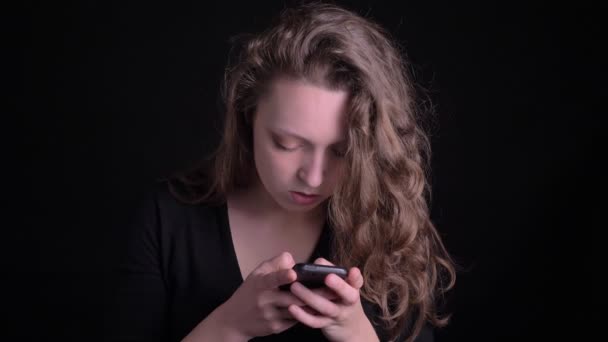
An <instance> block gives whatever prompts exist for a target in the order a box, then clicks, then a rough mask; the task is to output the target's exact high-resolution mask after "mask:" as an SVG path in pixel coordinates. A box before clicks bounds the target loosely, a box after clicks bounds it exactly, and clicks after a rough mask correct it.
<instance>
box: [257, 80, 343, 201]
mask: <svg viewBox="0 0 608 342" xmlns="http://www.w3.org/2000/svg"><path fill="white" fill-rule="evenodd" d="M347 101H348V93H347V92H345V91H336V90H328V89H326V88H323V87H320V86H316V85H312V84H310V83H307V82H305V81H298V80H292V79H285V78H279V79H277V80H275V81H273V82H272V83H271V85H270V87H269V91H268V92H267V94H266V95H265V96H264V97H263V98H261V99H260V101H259V103H258V106H257V110H256V113H255V115H254V118H253V145H254V146H253V150H254V159H255V166H256V170H257V173H258V175H259V178H260V181H261V183H262V184H263V186H264V188H265V189H266V191H267V192H268V194H269V195H270V197H271V198H272V199H273V200H274V201H275V202H276V203H277V204H278V205H279V206H280V207H282V208H284V209H286V210H288V211H300V212H303V211H308V210H310V209H312V208H314V207H316V206H317V205H319V204H320V203H322V202H323V201H324V200H326V199H327V198H328V197H330V196H331V195H332V193H333V191H334V188H335V186H336V183H337V182H338V180H339V179H340V177H341V174H342V170H343V167H344V158H343V154H344V152H345V150H346V141H345V138H346V131H345V130H346V127H345V124H346V121H345V116H346V113H345V111H346V107H347ZM298 192H299V193H303V194H314V195H317V196H316V197H314V198H308V197H305V196H304V197H303V196H299V195H298V194H297V193H298Z"/></svg>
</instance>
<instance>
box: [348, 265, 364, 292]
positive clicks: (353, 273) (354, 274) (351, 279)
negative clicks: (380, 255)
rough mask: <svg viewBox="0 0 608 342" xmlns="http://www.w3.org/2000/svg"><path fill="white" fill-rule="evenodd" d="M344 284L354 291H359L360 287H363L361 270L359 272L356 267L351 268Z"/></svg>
mask: <svg viewBox="0 0 608 342" xmlns="http://www.w3.org/2000/svg"><path fill="white" fill-rule="evenodd" d="M346 282H347V283H348V284H350V286H352V287H354V288H355V289H357V290H360V289H361V287H363V275H362V274H361V270H359V268H358V267H352V268H351V269H350V270H349V271H348V275H347V277H346Z"/></svg>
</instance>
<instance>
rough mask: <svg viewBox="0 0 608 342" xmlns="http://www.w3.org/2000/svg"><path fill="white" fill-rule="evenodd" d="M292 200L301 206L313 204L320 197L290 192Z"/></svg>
mask: <svg viewBox="0 0 608 342" xmlns="http://www.w3.org/2000/svg"><path fill="white" fill-rule="evenodd" d="M290 193H291V198H292V200H293V201H294V202H295V203H297V204H301V205H308V204H312V203H315V202H316V201H317V200H318V199H319V198H320V197H321V196H320V195H318V194H306V193H303V192H297V191H290Z"/></svg>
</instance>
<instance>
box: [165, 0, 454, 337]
mask: <svg viewBox="0 0 608 342" xmlns="http://www.w3.org/2000/svg"><path fill="white" fill-rule="evenodd" d="M276 20H277V21H276V22H274V25H272V26H271V27H270V28H269V29H267V30H265V31H263V32H261V33H259V34H245V35H240V36H238V37H237V39H235V40H234V43H235V44H234V47H235V49H233V50H232V53H231V56H232V58H230V61H229V63H228V67H227V68H226V72H225V78H224V82H223V87H222V98H223V100H224V104H225V116H224V134H223V136H222V139H221V141H220V144H219V146H218V147H217V149H216V150H215V153H213V154H212V155H211V156H210V158H208V159H206V160H204V161H203V163H202V164H201V165H199V166H197V167H196V168H195V169H193V170H190V171H189V172H186V173H183V174H181V175H179V176H177V177H176V178H174V180H173V182H171V183H170V184H171V187H172V191H173V193H174V194H176V195H177V196H178V197H180V198H181V199H183V200H186V201H189V202H190V203H201V202H216V201H221V200H223V199H224V198H225V197H226V194H228V193H230V192H231V191H233V190H234V189H236V188H239V187H245V186H247V185H248V184H250V182H251V181H252V175H253V174H254V172H252V170H253V169H254V167H255V166H254V163H253V156H252V151H253V149H252V126H251V116H252V115H253V113H254V112H255V109H256V105H257V103H258V100H259V99H260V97H261V96H262V95H263V94H264V92H265V91H267V89H268V85H269V84H270V82H272V81H273V80H274V79H276V78H277V77H279V76H288V77H293V78H297V79H302V80H306V81H308V82H311V83H313V84H319V85H322V86H325V87H327V88H329V89H342V90H347V91H348V92H349V95H350V97H349V108H348V111H347V112H348V113H347V116H348V118H347V127H348V133H347V142H348V149H347V151H346V155H345V158H346V163H347V165H349V167H348V168H346V174H345V175H344V177H342V179H341V181H340V183H339V184H338V185H337V187H336V190H335V193H334V194H333V195H332V196H331V197H330V199H329V200H328V203H327V218H328V220H330V223H331V225H330V226H331V227H332V228H333V230H334V237H335V238H334V240H333V242H332V243H333V248H332V253H333V255H332V257H333V260H334V261H335V262H336V263H337V264H340V265H344V266H346V267H351V266H358V267H360V269H361V270H362V273H363V276H364V279H365V284H364V286H363V288H362V289H361V296H362V297H363V298H365V299H367V300H368V301H370V302H372V303H375V304H377V306H378V307H379V308H380V318H381V320H382V321H383V322H382V323H383V324H384V326H385V327H386V329H387V330H388V331H389V334H390V338H391V339H395V338H397V337H398V336H399V334H400V332H402V331H404V329H405V328H406V327H410V328H411V332H410V335H409V336H408V341H411V340H414V339H415V338H416V336H418V335H419V333H420V331H421V329H422V327H423V325H424V324H425V323H426V322H430V323H431V324H433V325H435V326H439V327H442V326H445V325H446V324H447V322H448V320H449V316H448V317H441V316H440V314H439V313H438V310H437V302H438V299H439V298H438V296H441V295H443V293H444V292H445V291H447V290H449V289H451V288H452V287H453V285H454V282H455V277H456V272H455V268H454V263H453V261H452V259H451V257H450V256H449V254H448V252H447V251H446V249H445V247H444V245H443V243H442V241H441V238H440V236H439V234H438V232H437V230H436V229H435V227H434V225H433V223H432V222H431V219H430V214H429V208H428V204H427V199H428V198H429V197H430V185H429V182H428V169H429V160H430V143H429V140H428V137H427V135H426V134H425V132H424V131H423V129H422V128H421V124H420V122H421V121H422V120H423V119H424V118H425V117H424V116H425V115H428V114H429V111H428V110H423V108H428V107H423V106H420V105H419V103H418V102H417V99H418V97H417V94H416V91H415V87H414V83H413V81H412V80H411V77H410V76H409V74H408V72H407V70H408V68H407V67H408V65H409V64H408V62H407V61H406V59H405V57H404V56H403V54H401V53H400V49H399V48H398V46H397V45H396V44H395V43H394V41H393V39H392V38H391V36H390V35H389V33H388V32H387V31H386V30H384V29H383V28H382V27H381V26H380V25H378V24H376V23H374V22H373V21H372V20H370V19H367V18H364V17H362V16H360V15H358V14H355V13H353V12H352V11H350V10H347V9H345V8H342V7H338V6H336V5H332V4H321V3H308V4H303V5H300V6H297V7H294V8H288V9H285V10H283V12H282V13H281V15H280V16H279V17H278V18H277V19H276Z"/></svg>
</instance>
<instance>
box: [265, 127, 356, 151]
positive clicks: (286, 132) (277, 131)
mask: <svg viewBox="0 0 608 342" xmlns="http://www.w3.org/2000/svg"><path fill="white" fill-rule="evenodd" d="M269 130H270V131H271V133H275V134H281V135H287V136H289V137H292V138H296V139H299V140H302V141H304V142H305V143H307V144H309V145H313V143H312V142H311V141H310V140H308V139H306V138H304V137H303V136H301V135H298V134H297V133H295V132H291V131H289V130H287V129H283V128H281V127H274V128H269ZM344 143H346V139H342V140H338V141H336V142H334V143H332V144H330V146H336V145H340V144H344Z"/></svg>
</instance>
